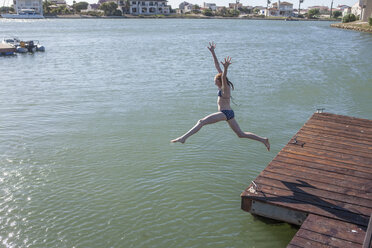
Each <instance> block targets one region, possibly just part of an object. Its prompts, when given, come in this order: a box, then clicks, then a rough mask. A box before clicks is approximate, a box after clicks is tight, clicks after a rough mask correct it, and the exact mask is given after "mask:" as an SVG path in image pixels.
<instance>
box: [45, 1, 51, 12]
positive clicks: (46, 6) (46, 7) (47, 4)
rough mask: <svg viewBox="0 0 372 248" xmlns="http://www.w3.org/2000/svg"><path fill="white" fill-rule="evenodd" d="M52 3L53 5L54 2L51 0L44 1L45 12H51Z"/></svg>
mask: <svg viewBox="0 0 372 248" xmlns="http://www.w3.org/2000/svg"><path fill="white" fill-rule="evenodd" d="M50 5H52V3H51V2H49V1H48V0H45V1H44V2H43V12H44V14H49V13H50V10H51V9H50Z"/></svg>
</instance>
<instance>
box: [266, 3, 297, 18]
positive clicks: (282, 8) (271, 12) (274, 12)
mask: <svg viewBox="0 0 372 248" xmlns="http://www.w3.org/2000/svg"><path fill="white" fill-rule="evenodd" d="M264 15H265V16H284V17H288V16H292V15H293V4H292V3H289V2H280V1H278V2H277V3H273V4H272V6H271V8H269V9H267V10H266V9H265V10H264Z"/></svg>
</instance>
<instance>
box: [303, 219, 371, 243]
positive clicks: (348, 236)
mask: <svg viewBox="0 0 372 248" xmlns="http://www.w3.org/2000/svg"><path fill="white" fill-rule="evenodd" d="M365 228H366V227H365V226H358V225H355V224H352V223H345V222H343V221H339V220H335V219H329V218H325V217H322V216H318V215H315V214H310V215H309V216H308V217H307V219H306V220H305V222H304V224H302V226H301V229H305V230H309V231H313V232H318V233H321V234H324V235H328V236H331V237H335V238H338V239H343V240H348V241H350V242H353V243H357V244H359V245H361V244H362V243H363V239H364V236H365Z"/></svg>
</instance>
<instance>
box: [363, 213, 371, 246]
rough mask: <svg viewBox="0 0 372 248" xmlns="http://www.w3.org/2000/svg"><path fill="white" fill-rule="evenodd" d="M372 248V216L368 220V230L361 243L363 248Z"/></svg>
mask: <svg viewBox="0 0 372 248" xmlns="http://www.w3.org/2000/svg"><path fill="white" fill-rule="evenodd" d="M371 247H372V214H371V216H370V218H369V223H368V228H367V232H366V235H365V237H364V241H363V248H371Z"/></svg>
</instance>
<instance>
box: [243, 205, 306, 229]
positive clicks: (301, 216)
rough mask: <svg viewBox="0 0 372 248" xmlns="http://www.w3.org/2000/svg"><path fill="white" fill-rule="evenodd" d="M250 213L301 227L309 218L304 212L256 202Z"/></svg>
mask: <svg viewBox="0 0 372 248" xmlns="http://www.w3.org/2000/svg"><path fill="white" fill-rule="evenodd" d="M250 212H251V213H252V214H256V215H259V216H264V217H267V218H270V219H275V220H280V221H285V222H287V223H291V224H295V225H301V224H302V223H303V222H304V221H305V219H306V217H307V213H305V212H303V211H298V210H294V209H289V208H285V207H280V206H275V205H272V204H267V203H265V202H261V201H255V200H253V201H252V207H251V211H250Z"/></svg>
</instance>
